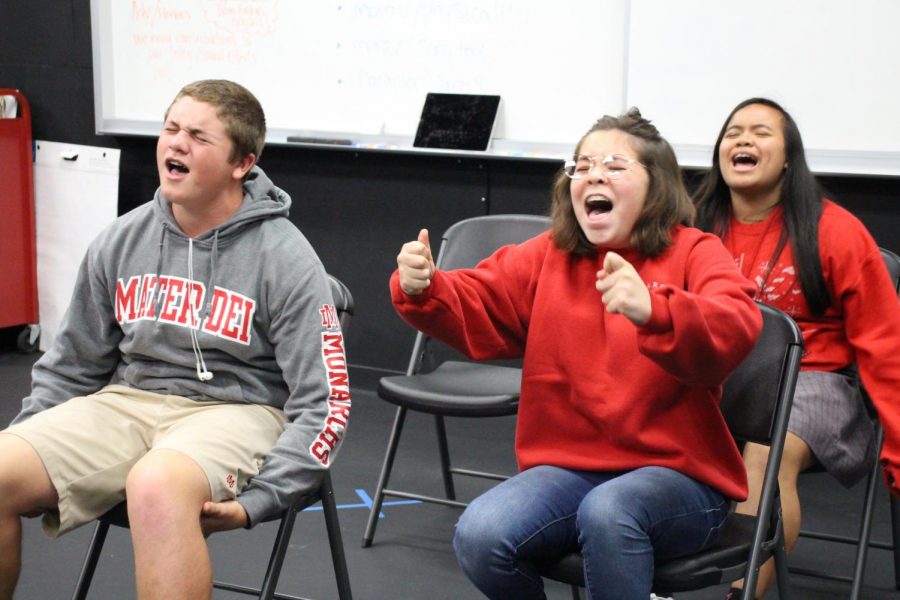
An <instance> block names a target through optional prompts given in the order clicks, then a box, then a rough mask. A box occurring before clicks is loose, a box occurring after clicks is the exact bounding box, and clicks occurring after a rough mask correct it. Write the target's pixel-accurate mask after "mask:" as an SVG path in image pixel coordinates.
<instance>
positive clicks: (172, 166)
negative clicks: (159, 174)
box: [166, 159, 190, 175]
mask: <svg viewBox="0 0 900 600" xmlns="http://www.w3.org/2000/svg"><path fill="white" fill-rule="evenodd" d="M166 170H167V171H168V172H169V173H177V174H180V175H186V174H187V173H189V172H190V169H188V168H187V167H186V166H184V163H182V162H181V161H177V160H175V159H169V160H167V161H166Z"/></svg>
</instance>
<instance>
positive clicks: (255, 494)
mask: <svg viewBox="0 0 900 600" xmlns="http://www.w3.org/2000/svg"><path fill="white" fill-rule="evenodd" d="M235 500H236V501H237V502H238V504H240V505H241V506H243V507H244V510H245V511H246V512H247V527H246V529H252V528H254V527H256V526H257V525H259V524H260V523H262V522H263V521H265V520H266V519H267V518H268V517H270V516H271V515H274V514H276V513H278V512H279V511H280V508H279V507H278V506H275V504H274V502H272V501H271V500H270V499H269V498H268V497H267V496H266V494H264V493H263V492H262V490H258V489H250V490H246V491H245V492H242V493H241V494H240V495H239V496H238V497H237V498H235Z"/></svg>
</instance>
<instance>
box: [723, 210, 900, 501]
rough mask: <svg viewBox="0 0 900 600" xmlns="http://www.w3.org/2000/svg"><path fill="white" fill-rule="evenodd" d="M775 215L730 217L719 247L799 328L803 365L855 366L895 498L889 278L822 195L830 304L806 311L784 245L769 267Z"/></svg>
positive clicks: (861, 232)
mask: <svg viewBox="0 0 900 600" xmlns="http://www.w3.org/2000/svg"><path fill="white" fill-rule="evenodd" d="M781 212H782V211H781V208H780V207H779V208H778V209H776V210H775V211H773V213H772V214H771V215H770V216H769V218H768V219H766V220H765V221H763V222H761V223H752V224H745V223H740V222H738V221H737V220H736V219H732V222H731V226H730V229H729V234H728V235H727V236H726V237H725V245H726V247H727V248H729V249H730V250H731V252H732V254H733V255H734V257H735V261H736V262H737V263H738V266H739V267H740V268H741V270H742V271H743V273H744V274H745V275H746V276H747V277H749V278H751V279H752V280H753V281H754V283H755V284H756V285H757V286H758V287H759V290H758V295H759V299H760V300H762V301H763V302H765V303H766V304H771V305H772V306H775V307H777V308H780V309H781V310H783V311H785V312H786V313H788V314H789V315H791V316H792V317H793V318H794V320H795V321H797V325H799V326H800V331H801V332H802V333H803V347H804V355H803V362H802V364H801V368H802V369H804V370H816V371H837V370H839V369H843V368H844V367H847V366H849V365H852V364H854V363H855V364H856V365H857V367H858V368H859V375H860V379H861V380H862V383H863V386H865V388H866V391H867V392H868V393H869V397H871V398H872V402H873V403H874V405H875V408H876V409H878V418H879V420H880V421H881V425H882V427H883V428H884V446H883V447H882V449H881V462H882V465H883V466H884V477H885V482H886V483H887V485H888V489H890V490H891V492H893V494H894V495H897V496H900V305H898V302H897V292H896V290H895V288H894V282H892V281H891V279H890V276H889V275H888V272H887V269H886V268H885V266H884V260H883V259H882V258H881V253H880V252H879V250H878V246H877V245H876V244H875V240H874V239H872V236H871V235H870V234H869V232H868V230H866V228H865V226H864V225H863V224H862V223H861V222H860V221H859V219H857V218H856V217H854V216H853V215H852V214H851V213H849V212H848V211H847V210H845V209H843V208H841V207H840V206H838V205H837V204H835V203H834V202H831V201H829V200H825V201H824V202H823V205H822V216H821V217H819V260H820V262H821V263H822V274H823V276H824V277H825V283H826V285H827V286H828V292H829V294H831V298H832V300H833V302H832V305H831V306H830V307H829V308H828V309H826V310H825V313H824V314H822V315H820V316H817V315H813V314H812V313H810V311H809V307H808V306H807V304H806V299H805V298H804V296H803V292H802V291H801V290H800V281H799V280H798V279H797V270H796V267H795V266H794V256H793V252H792V251H791V247H790V244H788V245H787V246H786V247H785V248H784V250H782V252H781V254H780V255H779V256H778V258H777V259H776V260H775V262H774V265H772V264H771V263H772V260H771V259H772V254H773V252H774V251H775V247H776V245H777V243H778V237H779V236H780V235H781V229H782V217H781ZM770 265H771V268H770Z"/></svg>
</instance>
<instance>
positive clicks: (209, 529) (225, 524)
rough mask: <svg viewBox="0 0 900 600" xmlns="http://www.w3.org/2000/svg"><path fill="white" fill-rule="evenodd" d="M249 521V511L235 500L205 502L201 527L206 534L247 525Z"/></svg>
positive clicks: (201, 513)
mask: <svg viewBox="0 0 900 600" xmlns="http://www.w3.org/2000/svg"><path fill="white" fill-rule="evenodd" d="M248 522H249V518H248V517H247V511H245V510H244V507H243V506H241V504H240V503H239V502H235V501H234V500H226V501H225V502H204V503H203V508H202V509H201V511H200V528H201V529H202V530H203V535H204V536H208V535H209V534H211V533H215V532H216V531H228V530H229V529H239V528H241V527H246V526H247V523H248Z"/></svg>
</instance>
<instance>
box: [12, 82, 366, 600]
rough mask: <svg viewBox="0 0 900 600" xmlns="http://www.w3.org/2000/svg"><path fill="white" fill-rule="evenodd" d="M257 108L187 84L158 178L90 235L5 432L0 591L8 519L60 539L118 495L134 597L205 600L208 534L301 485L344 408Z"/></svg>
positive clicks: (318, 306) (169, 120) (322, 308)
mask: <svg viewBox="0 0 900 600" xmlns="http://www.w3.org/2000/svg"><path fill="white" fill-rule="evenodd" d="M264 139H265V116H264V114H263V111H262V107H261V106H260V105H259V102H258V101H257V100H256V98H255V97H254V96H253V95H252V94H251V93H250V92H249V91H247V90H246V89H244V88H243V87H241V86H240V85H238V84H235V83H233V82H229V81H221V80H206V81H198V82H195V83H192V84H189V85H187V86H185V87H184V88H183V89H182V90H181V91H180V92H179V93H178V95H177V96H176V97H175V100H174V101H173V103H172V104H171V105H170V106H169V108H168V110H167V111H166V115H165V123H164V125H163V130H162V132H161V134H160V137H159V142H158V144H157V156H156V158H157V169H158V171H159V178H160V187H159V189H158V190H157V192H156V195H155V197H154V199H153V200H152V201H151V202H148V203H147V204H144V205H142V206H140V207H138V208H137V209H135V210H133V211H131V212H129V213H128V214H126V215H123V216H122V217H120V218H119V219H117V220H116V221H115V222H114V223H113V224H112V225H111V226H109V227H108V228H107V229H106V230H105V231H104V232H103V233H101V234H100V236H99V237H98V238H97V239H96V240H94V242H93V243H92V244H91V246H90V248H89V249H88V252H87V254H86V256H85V257H84V260H83V262H82V264H81V268H80V270H79V274H78V279H77V282H76V286H75V292H74V295H73V298H72V303H71V305H70V307H69V309H68V311H67V314H66V316H65V318H64V321H63V324H62V327H61V329H60V332H59V334H58V337H57V338H56V339H55V340H54V342H53V345H52V347H51V348H50V350H49V351H48V352H47V353H46V354H45V355H44V356H43V357H41V359H40V360H39V361H38V362H37V363H36V364H35V366H34V370H33V372H32V391H31V394H30V395H29V396H28V397H27V398H25V399H24V400H23V406H22V411H21V412H20V413H19V415H18V416H17V417H16V418H15V419H14V420H13V423H12V425H10V427H9V428H8V429H7V430H5V431H3V432H0V599H5V598H11V597H12V593H13V590H14V588H15V584H16V580H17V578H18V574H19V571H20V565H21V537H22V524H21V516H37V515H43V526H44V530H45V531H46V532H47V533H48V534H49V535H50V536H54V537H55V536H57V535H60V534H61V533H64V532H66V531H69V530H71V529H72V528H74V527H77V526H79V525H82V524H84V523H87V522H90V521H91V520H93V519H95V518H96V517H98V516H100V515H101V514H103V513H104V512H106V511H107V510H108V509H110V508H111V507H113V506H114V505H116V504H117V503H119V502H121V501H122V500H123V499H124V498H125V497H126V496H127V498H128V514H129V519H130V522H131V534H132V540H133V545H134V554H135V569H136V581H137V587H138V597H140V598H166V599H171V598H191V599H195V598H209V597H210V596H211V593H212V592H211V590H212V588H211V585H212V574H211V566H210V559H209V553H208V550H207V547H206V543H205V535H208V534H209V533H212V532H214V531H222V530H227V529H234V528H238V527H252V526H254V525H256V524H257V523H259V522H260V521H262V520H264V519H266V518H267V517H269V516H272V515H274V514H276V513H278V512H279V511H281V510H283V509H285V508H287V507H288V506H289V505H290V504H291V502H292V501H293V499H295V498H296V497H297V496H298V495H301V494H304V493H307V492H309V491H311V490H313V489H315V488H316V487H317V485H318V483H319V481H320V478H321V475H322V473H323V472H324V470H325V469H327V468H328V467H329V466H330V465H331V463H332V461H333V459H334V457H335V454H336V453H337V451H338V448H339V446H340V442H341V439H342V438H343V435H344V431H345V428H346V426H347V421H348V417H349V411H350V393H349V383H348V378H347V363H346V358H345V355H344V345H343V337H342V334H341V330H340V325H339V323H338V321H337V317H336V314H335V309H334V305H333V301H332V298H331V292H330V288H329V284H328V280H327V276H326V273H325V269H324V268H323V266H322V263H321V262H320V260H319V258H318V257H317V256H316V253H315V252H314V251H313V249H312V247H311V246H310V244H309V243H308V241H307V240H306V238H305V237H304V236H303V235H302V234H301V233H300V232H299V231H298V230H297V228H296V227H294V225H293V224H292V223H291V222H290V221H289V220H288V218H287V215H288V210H289V208H290V205H291V199H290V197H289V196H288V195H287V194H286V193H285V192H284V191H282V190H280V189H279V188H277V187H275V186H274V185H273V184H272V182H271V181H270V180H269V179H268V177H266V175H265V174H264V173H263V172H262V170H260V169H259V167H257V166H256V162H257V160H258V159H259V156H260V153H261V152H262V148H263V144H264Z"/></svg>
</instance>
